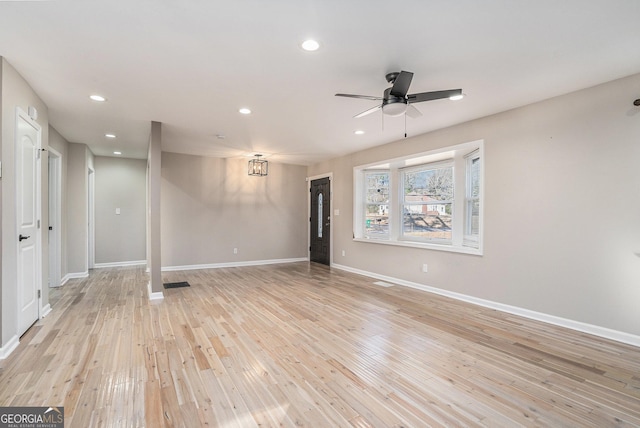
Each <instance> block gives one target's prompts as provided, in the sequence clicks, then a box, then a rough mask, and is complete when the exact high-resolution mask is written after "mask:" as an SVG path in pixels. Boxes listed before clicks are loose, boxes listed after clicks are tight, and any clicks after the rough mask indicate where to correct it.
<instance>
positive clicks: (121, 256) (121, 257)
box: [94, 156, 147, 264]
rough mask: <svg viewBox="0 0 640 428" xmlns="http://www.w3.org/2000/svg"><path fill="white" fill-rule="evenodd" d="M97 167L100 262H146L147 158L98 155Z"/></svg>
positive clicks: (96, 198)
mask: <svg viewBox="0 0 640 428" xmlns="http://www.w3.org/2000/svg"><path fill="white" fill-rule="evenodd" d="M94 166H95V174H96V178H95V195H96V197H95V242H96V244H95V245H96V249H95V251H96V264H100V263H122V262H136V261H138V262H139V261H142V262H144V261H145V259H146V248H145V242H146V218H145V216H146V212H145V211H146V188H145V186H146V173H147V161H146V160H141V159H123V158H114V157H103V156H96V157H95V159H94ZM116 208H119V209H120V214H119V215H117V214H116Z"/></svg>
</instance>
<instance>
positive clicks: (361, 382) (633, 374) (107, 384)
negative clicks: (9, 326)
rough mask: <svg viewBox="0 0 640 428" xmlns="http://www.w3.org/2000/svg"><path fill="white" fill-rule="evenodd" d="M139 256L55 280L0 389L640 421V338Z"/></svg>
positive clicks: (398, 416)
mask: <svg viewBox="0 0 640 428" xmlns="http://www.w3.org/2000/svg"><path fill="white" fill-rule="evenodd" d="M164 280H165V281H166V282H173V281H189V282H190V284H191V287H190V288H182V289H171V290H165V292H164V294H165V299H164V300H163V301H160V302H157V303H150V302H149V301H148V300H147V295H146V288H147V281H148V280H147V275H146V274H145V273H144V270H143V269H142V268H112V269H99V270H95V271H94V272H93V273H92V274H91V276H90V277H89V278H88V279H84V280H72V281H70V282H69V283H67V284H66V285H65V286H64V287H63V288H62V289H58V290H53V292H52V297H51V301H52V307H53V312H52V313H51V314H50V315H49V316H47V317H46V318H45V319H43V320H41V321H39V322H38V323H37V324H36V325H35V326H34V327H32V328H31V329H30V330H29V331H28V332H27V333H26V334H25V336H24V337H23V338H22V339H21V343H20V346H19V348H18V349H17V350H16V351H14V353H13V354H12V355H11V356H10V357H9V358H8V359H6V360H4V361H2V362H0V368H1V369H0V405H1V406H17V405H33V406H64V409H65V416H66V426H68V427H94V426H96V427H98V426H104V427H115V426H123V427H133V426H146V427H162V426H185V427H199V426H210V427H251V426H309V427H338V426H344V427H348V426H374V427H400V426H404V427H409V426H411V427H425V426H505V427H512V426H551V427H559V426H566V427H583V426H591V427H607V426H640V349H639V348H634V347H632V346H627V345H624V344H620V343H616V342H612V341H607V340H604V339H601V338H596V337H592V336H588V335H586V334H581V333H577V332H575V331H569V330H565V329H562V328H558V327H554V326H550V325H546V324H543V323H539V322H535V321H531V320H526V319H523V318H519V317H516V316H513V315H509V314H505V313H500V312H497V311H494V310H490V309H486V308H481V307H477V306H473V305H470V304H466V303H461V302H458V301H454V300H451V299H447V298H444V297H440V296H437V295H432V294H429V293H425V292H421V291H418V290H413V289H410V288H405V287H401V286H393V287H389V288H384V287H380V286H378V285H374V284H373V283H374V282H375V280H372V279H370V278H366V277H361V276H358V275H354V274H350V273H346V272H342V271H337V270H332V269H329V268H327V267H325V266H321V265H315V264H311V265H310V264H308V263H293V264H286V265H270V266H258V267H243V268H228V269H216V270H199V271H187V272H172V273H168V274H165V275H164Z"/></svg>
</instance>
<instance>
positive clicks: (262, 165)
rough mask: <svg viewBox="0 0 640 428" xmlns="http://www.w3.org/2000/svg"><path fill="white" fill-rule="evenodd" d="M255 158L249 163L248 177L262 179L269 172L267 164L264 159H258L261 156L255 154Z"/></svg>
mask: <svg viewBox="0 0 640 428" xmlns="http://www.w3.org/2000/svg"><path fill="white" fill-rule="evenodd" d="M255 157H256V158H255V159H251V160H250V161H249V175H256V176H259V177H264V176H265V175H267V173H268V172H269V162H267V160H265V159H260V157H262V155H259V154H256V155H255Z"/></svg>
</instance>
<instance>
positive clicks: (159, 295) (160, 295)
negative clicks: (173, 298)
mask: <svg viewBox="0 0 640 428" xmlns="http://www.w3.org/2000/svg"><path fill="white" fill-rule="evenodd" d="M147 292H148V293H149V300H162V299H164V294H163V293H162V291H156V292H155V293H154V292H153V291H152V290H151V281H149V282H148V283H147Z"/></svg>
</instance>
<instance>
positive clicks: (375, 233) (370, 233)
mask: <svg viewBox="0 0 640 428" xmlns="http://www.w3.org/2000/svg"><path fill="white" fill-rule="evenodd" d="M364 174H365V183H366V190H365V193H366V194H365V209H364V213H365V219H364V228H365V231H364V233H365V235H366V236H367V237H370V238H371V237H373V238H386V237H388V236H389V173H388V172H384V171H383V172H379V171H378V172H376V171H373V172H368V171H367V172H365V173H364Z"/></svg>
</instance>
